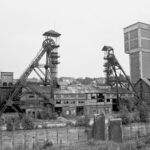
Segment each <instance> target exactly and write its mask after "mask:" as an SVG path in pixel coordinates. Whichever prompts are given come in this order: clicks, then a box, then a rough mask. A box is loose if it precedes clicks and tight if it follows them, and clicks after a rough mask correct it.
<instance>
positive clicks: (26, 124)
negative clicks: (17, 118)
mask: <svg viewBox="0 0 150 150" xmlns="http://www.w3.org/2000/svg"><path fill="white" fill-rule="evenodd" d="M22 127H23V129H25V130H32V129H33V128H34V124H33V121H32V119H31V118H30V117H27V116H25V117H24V118H23V119H22Z"/></svg>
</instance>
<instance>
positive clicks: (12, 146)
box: [0, 127, 87, 150]
mask: <svg viewBox="0 0 150 150" xmlns="http://www.w3.org/2000/svg"><path fill="white" fill-rule="evenodd" d="M85 140H87V135H86V132H85V129H84V128H71V127H68V128H53V129H37V130H26V131H25V130H20V131H14V132H7V131H1V132H0V150H32V149H38V148H39V147H41V146H42V145H44V143H45V142H46V141H51V142H52V143H53V144H54V145H55V144H57V145H58V144H65V145H69V144H71V143H75V142H79V141H85Z"/></svg>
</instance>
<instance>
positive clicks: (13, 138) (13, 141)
mask: <svg viewBox="0 0 150 150" xmlns="http://www.w3.org/2000/svg"><path fill="white" fill-rule="evenodd" d="M12 149H13V150H15V149H14V129H13V132H12Z"/></svg>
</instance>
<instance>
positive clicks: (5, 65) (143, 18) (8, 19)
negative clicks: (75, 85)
mask: <svg viewBox="0 0 150 150" xmlns="http://www.w3.org/2000/svg"><path fill="white" fill-rule="evenodd" d="M139 21H140V22H144V23H148V24H150V0H53V1H52V0H0V71H8V72H9V71H11V72H14V76H15V78H18V77H19V76H20V75H21V74H22V73H23V71H24V70H25V68H26V67H27V66H28V65H29V63H30V62H31V61H32V59H33V58H34V57H35V56H36V53H37V52H38V51H39V49H40V47H41V44H42V41H43V37H42V34H43V32H45V31H47V30H50V29H54V30H56V31H57V32H59V33H61V34H62V36H61V40H60V48H59V54H60V56H61V57H60V59H59V61H60V65H59V66H58V76H59V77H61V76H70V77H86V76H87V77H101V76H104V73H103V63H104V60H103V56H104V54H103V52H102V51H101V49H102V47H103V46H104V45H110V46H112V47H113V48H114V49H115V55H116V57H117V58H118V60H119V62H120V64H121V65H122V67H123V68H124V70H125V71H126V73H127V74H129V59H128V58H129V56H128V54H125V53H124V38H123V28H124V27H126V26H129V25H131V24H133V23H136V22H139Z"/></svg>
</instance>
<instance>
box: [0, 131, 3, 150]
mask: <svg viewBox="0 0 150 150" xmlns="http://www.w3.org/2000/svg"><path fill="white" fill-rule="evenodd" d="M0 136H1V137H0V138H1V139H0V140H1V148H2V147H3V141H2V140H3V138H2V136H3V134H2V130H1V128H0Z"/></svg>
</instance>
